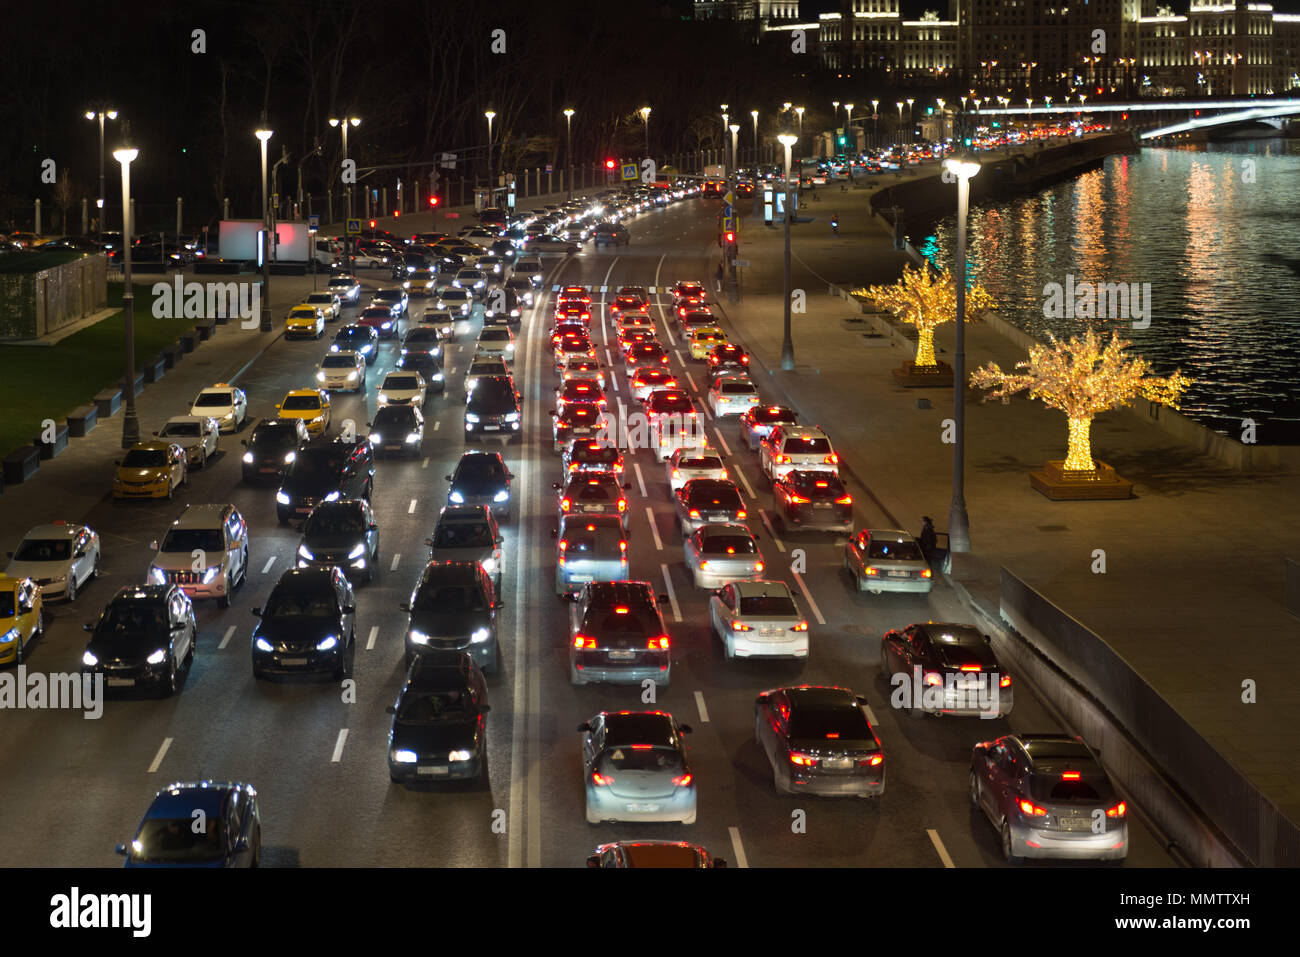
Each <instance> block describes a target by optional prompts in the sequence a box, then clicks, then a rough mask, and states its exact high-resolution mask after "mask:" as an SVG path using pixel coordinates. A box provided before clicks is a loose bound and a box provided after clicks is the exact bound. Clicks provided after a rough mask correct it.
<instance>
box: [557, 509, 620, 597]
mask: <svg viewBox="0 0 1300 957" xmlns="http://www.w3.org/2000/svg"><path fill="white" fill-rule="evenodd" d="M551 536H552V537H553V538H554V539H555V594H556V595H558V596H564V595H566V594H577V592H578V590H579V589H580V588H581V587H582V585H583V583H584V582H590V581H601V582H611V581H627V579H628V577H629V571H628V554H627V530H626V529H625V528H624V527H623V521H622V519H621V518H619V517H617V516H614V515H581V514H573V513H569V514H566V515H564V516H562V517H561V518H560V524H559V527H558V528H555V529H552V530H551Z"/></svg>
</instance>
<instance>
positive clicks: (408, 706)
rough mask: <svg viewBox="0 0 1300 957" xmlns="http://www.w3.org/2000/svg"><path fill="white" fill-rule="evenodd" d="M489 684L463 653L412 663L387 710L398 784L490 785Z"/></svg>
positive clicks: (392, 770)
mask: <svg viewBox="0 0 1300 957" xmlns="http://www.w3.org/2000/svg"><path fill="white" fill-rule="evenodd" d="M491 710H492V709H491V706H490V705H489V704H488V691H487V682H486V681H485V680H484V679H483V672H482V671H481V670H480V669H479V666H478V665H477V664H475V663H474V659H473V658H471V657H470V656H469V655H468V654H466V653H465V652H463V651H428V652H425V653H424V654H422V655H420V656H419V657H418V658H417V659H416V660H414V661H413V662H411V665H410V668H409V670H408V671H407V673H406V678H405V680H404V681H403V682H402V687H401V689H400V690H399V691H398V693H397V700H396V701H395V702H393V704H392V705H390V706H389V707H388V708H387V711H388V713H389V714H391V715H392V716H393V720H392V724H391V726H390V727H389V731H388V776H389V779H390V780H391V781H393V783H395V784H398V783H410V782H413V781H461V780H472V779H482V780H485V781H486V780H487V775H488V762H487V722H486V719H485V715H486V714H487V713H488V712H489V711H491Z"/></svg>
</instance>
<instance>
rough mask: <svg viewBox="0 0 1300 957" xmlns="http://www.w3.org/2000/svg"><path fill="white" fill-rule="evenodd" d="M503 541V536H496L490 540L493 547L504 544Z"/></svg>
mask: <svg viewBox="0 0 1300 957" xmlns="http://www.w3.org/2000/svg"><path fill="white" fill-rule="evenodd" d="M504 541H505V536H503V535H497V536H496V537H495V538H493V539H492V544H493V545H500V544H501V543H502V542H504Z"/></svg>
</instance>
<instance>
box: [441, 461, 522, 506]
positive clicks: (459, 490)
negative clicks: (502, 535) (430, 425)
mask: <svg viewBox="0 0 1300 957" xmlns="http://www.w3.org/2000/svg"><path fill="white" fill-rule="evenodd" d="M514 477H515V475H514V473H513V472H511V471H510V470H509V469H508V468H506V463H505V460H504V459H502V458H501V453H500V452H466V453H464V454H463V455H461V457H460V461H459V462H457V463H456V471H455V472H453V473H452V474H451V475H448V476H447V477H446V478H447V481H448V482H450V483H451V488H449V489H447V504H449V505H486V506H488V507H489V508H490V509H491V510H492V514H494V515H498V516H500V517H501V518H509V517H510V480H511V479H512V478H514Z"/></svg>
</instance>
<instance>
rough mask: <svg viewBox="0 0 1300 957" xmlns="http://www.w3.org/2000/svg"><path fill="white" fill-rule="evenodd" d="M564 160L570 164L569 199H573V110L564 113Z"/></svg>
mask: <svg viewBox="0 0 1300 957" xmlns="http://www.w3.org/2000/svg"><path fill="white" fill-rule="evenodd" d="M564 139H565V147H564V158H565V159H566V160H567V161H568V163H569V199H573V110H565V111H564Z"/></svg>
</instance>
